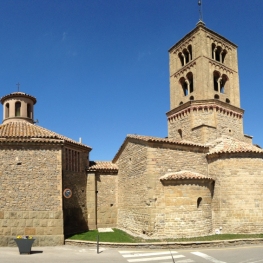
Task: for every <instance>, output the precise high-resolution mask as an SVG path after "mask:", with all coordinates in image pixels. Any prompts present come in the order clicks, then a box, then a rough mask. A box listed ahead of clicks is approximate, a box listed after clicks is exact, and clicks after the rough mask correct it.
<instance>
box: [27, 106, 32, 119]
mask: <svg viewBox="0 0 263 263" xmlns="http://www.w3.org/2000/svg"><path fill="white" fill-rule="evenodd" d="M27 118H32V111H31V105H30V104H29V103H28V104H27Z"/></svg>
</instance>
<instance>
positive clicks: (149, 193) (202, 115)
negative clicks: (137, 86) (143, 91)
mask: <svg viewBox="0 0 263 263" xmlns="http://www.w3.org/2000/svg"><path fill="white" fill-rule="evenodd" d="M169 59H170V110H169V111H168V112H167V113H166V116H167V122H168V137H167V138H158V137H152V136H140V135H128V136H127V137H126V139H125V141H124V142H123V144H122V145H121V147H120V149H119V151H118V152H117V154H116V155H115V157H114V158H113V160H112V163H111V165H112V166H111V168H112V171H111V174H109V175H108V176H106V175H105V171H104V174H103V173H102V172H101V171H102V167H103V164H102V163H98V164H96V163H94V164H91V166H90V167H89V169H88V178H89V179H90V178H91V177H92V176H91V175H92V174H94V175H95V178H94V179H93V183H91V184H90V185H92V184H93V188H94V192H96V191H97V190H95V189H97V188H100V187H101V186H102V184H103V182H104V179H102V178H108V180H109V179H110V178H111V182H112V183H109V182H108V184H109V185H110V186H108V188H110V187H112V189H111V191H109V193H112V194H113V193H114V191H115V193H116V196H115V198H116V199H115V203H114V202H113V201H112V200H113V197H112V196H110V195H109V196H110V199H111V201H110V202H111V203H112V204H113V206H114V205H115V204H116V205H115V206H116V210H117V213H116V221H111V220H113V219H112V214H110V213H109V211H111V209H112V207H111V204H109V202H108V203H107V199H106V197H105V196H104V193H103V191H100V190H99V191H98V192H97V195H98V196H97V199H96V200H97V203H96V209H94V211H97V213H96V214H94V215H93V218H96V219H97V222H96V224H95V225H96V226H97V227H100V226H106V225H111V224H110V222H113V223H114V224H116V226H117V227H119V228H122V229H124V230H128V231H130V232H131V233H134V234H137V235H142V236H143V237H145V238H147V237H148V238H181V237H195V236H205V235H210V234H214V233H215V232H217V233H219V232H221V233H262V232H263V225H262V221H263V150H262V149H261V148H260V147H258V146H255V145H253V144H252V137H251V136H248V135H246V134H244V132H243V114H244V110H243V109H242V108H240V91H239V74H238V63H237V61H238V59H237V46H236V45H235V44H234V43H232V42H231V41H229V40H228V39H226V38H225V37H223V36H221V35H219V34H218V33H216V32H214V31H212V30H210V29H208V28H207V27H206V26H205V24H204V23H203V22H202V21H199V22H198V23H197V25H196V27H195V28H194V29H193V30H192V31H191V32H189V33H188V34H187V35H186V36H184V37H183V38H182V39H180V40H179V41H178V42H177V43H176V44H175V45H173V46H172V47H171V48H170V50H169ZM104 168H105V169H108V173H109V171H110V169H109V168H110V165H109V164H105V167H104ZM96 169H97V171H96ZM114 169H115V170H114ZM114 172H115V175H114ZM96 186H97V188H96ZM88 205H90V204H88ZM106 208H107V209H106ZM106 210H107V212H106ZM101 211H102V213H101ZM102 215H104V217H103V219H102ZM106 215H107V216H106ZM105 220H108V222H109V224H106V223H107V222H105Z"/></svg>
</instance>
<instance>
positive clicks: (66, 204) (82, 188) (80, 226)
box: [63, 146, 88, 235]
mask: <svg viewBox="0 0 263 263" xmlns="http://www.w3.org/2000/svg"><path fill="white" fill-rule="evenodd" d="M66 149H67V150H69V149H70V150H71V151H72V152H74V153H78V155H79V160H77V157H76V158H75V160H69V158H66V156H65V150H66ZM76 156H77V154H76ZM87 158H88V151H87V150H85V149H80V148H77V147H76V148H74V147H73V146H66V147H65V148H64V149H63V160H64V162H63V190H64V189H66V188H69V189H70V190H71V191H72V196H71V197H70V198H65V197H63V211H64V233H65V235H69V234H73V233H80V232H84V231H87V230H88V218H87V202H86V194H87V174H86V168H87V160H88V159H87ZM70 161H71V162H74V161H75V162H78V165H75V167H74V165H69V163H68V164H67V162H70Z"/></svg>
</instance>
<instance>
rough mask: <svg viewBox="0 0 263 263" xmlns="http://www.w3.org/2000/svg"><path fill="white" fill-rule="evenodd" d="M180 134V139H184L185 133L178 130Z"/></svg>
mask: <svg viewBox="0 0 263 263" xmlns="http://www.w3.org/2000/svg"><path fill="white" fill-rule="evenodd" d="M178 133H179V136H180V138H181V139H183V132H182V130H181V129H179V130H178Z"/></svg>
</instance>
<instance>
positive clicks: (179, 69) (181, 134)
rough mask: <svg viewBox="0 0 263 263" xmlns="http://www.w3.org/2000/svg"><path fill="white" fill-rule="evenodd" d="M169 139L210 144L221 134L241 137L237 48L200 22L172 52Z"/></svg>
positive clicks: (241, 123)
mask: <svg viewBox="0 0 263 263" xmlns="http://www.w3.org/2000/svg"><path fill="white" fill-rule="evenodd" d="M169 59H170V65H169V67H170V111H169V112H168V113H167V118H168V137H169V138H173V139H177V140H189V141H193V142H199V143H207V142H209V141H211V140H214V139H216V138H218V137H220V136H221V135H230V136H233V137H235V138H237V139H240V140H245V139H244V134H243V120H242V118H243V113H244V111H243V110H242V109H241V108H240V93H239V75H238V62H237V46H236V45H235V44H234V43H232V42H230V41H229V40H228V39H226V38H224V37H222V36H220V35H219V34H217V33H216V32H214V31H212V30H210V29H208V28H206V26H205V24H204V22H202V21H199V22H198V23H197V25H196V27H195V28H194V29H193V30H192V31H191V32H190V33H188V34H187V35H186V36H185V37H183V38H182V39H181V40H180V41H179V42H177V43H176V44H175V45H174V46H172V48H170V50H169Z"/></svg>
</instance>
